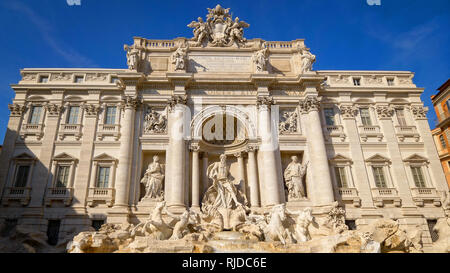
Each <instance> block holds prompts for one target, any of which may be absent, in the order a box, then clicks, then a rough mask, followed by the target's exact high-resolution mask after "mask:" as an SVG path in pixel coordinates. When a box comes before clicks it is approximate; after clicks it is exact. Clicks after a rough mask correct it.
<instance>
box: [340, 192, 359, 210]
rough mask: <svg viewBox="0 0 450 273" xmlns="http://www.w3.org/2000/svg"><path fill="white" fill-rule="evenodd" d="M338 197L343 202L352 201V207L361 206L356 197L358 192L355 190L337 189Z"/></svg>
mask: <svg viewBox="0 0 450 273" xmlns="http://www.w3.org/2000/svg"><path fill="white" fill-rule="evenodd" d="M339 195H340V196H341V198H342V200H343V201H347V200H348V201H352V202H353V206H355V207H360V206H361V198H360V197H359V195H358V190H357V189H355V188H339Z"/></svg>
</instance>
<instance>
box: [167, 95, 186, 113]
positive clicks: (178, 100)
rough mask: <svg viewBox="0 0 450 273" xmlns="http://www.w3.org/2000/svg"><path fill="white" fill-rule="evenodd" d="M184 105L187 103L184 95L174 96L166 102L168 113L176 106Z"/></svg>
mask: <svg viewBox="0 0 450 273" xmlns="http://www.w3.org/2000/svg"><path fill="white" fill-rule="evenodd" d="M186 103H187V96H186V95H174V96H172V97H171V98H170V99H169V100H168V101H167V104H168V105H169V111H171V112H173V111H174V110H175V106H176V105H177V104H183V105H186Z"/></svg>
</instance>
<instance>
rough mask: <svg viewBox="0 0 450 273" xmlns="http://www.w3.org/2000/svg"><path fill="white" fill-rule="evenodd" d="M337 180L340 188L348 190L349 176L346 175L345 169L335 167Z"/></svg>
mask: <svg viewBox="0 0 450 273" xmlns="http://www.w3.org/2000/svg"><path fill="white" fill-rule="evenodd" d="M334 171H335V173H336V180H337V182H338V186H339V188H348V183H347V176H346V175H345V167H334Z"/></svg>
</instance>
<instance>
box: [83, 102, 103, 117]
mask: <svg viewBox="0 0 450 273" xmlns="http://www.w3.org/2000/svg"><path fill="white" fill-rule="evenodd" d="M83 108H84V111H85V113H86V117H96V116H97V115H98V112H99V111H100V105H97V104H85V105H84V106H83Z"/></svg>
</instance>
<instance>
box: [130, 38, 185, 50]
mask: <svg viewBox="0 0 450 273" xmlns="http://www.w3.org/2000/svg"><path fill="white" fill-rule="evenodd" d="M134 45H135V46H137V47H138V48H145V49H154V48H172V47H175V45H176V44H175V41H174V40H148V39H144V38H134Z"/></svg>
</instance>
